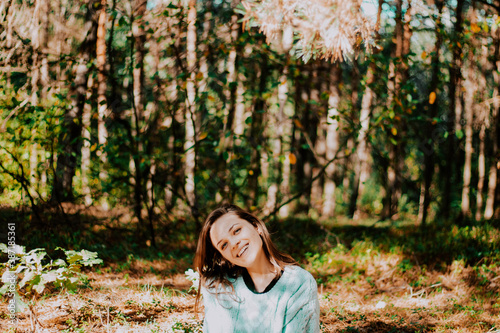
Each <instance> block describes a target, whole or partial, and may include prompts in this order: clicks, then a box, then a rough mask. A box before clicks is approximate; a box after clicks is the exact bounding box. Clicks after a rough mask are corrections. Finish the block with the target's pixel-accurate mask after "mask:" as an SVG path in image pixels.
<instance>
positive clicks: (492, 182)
mask: <svg viewBox="0 0 500 333" xmlns="http://www.w3.org/2000/svg"><path fill="white" fill-rule="evenodd" d="M493 40H494V42H495V56H494V57H493V68H494V70H493V78H494V82H495V87H494V89H493V109H492V111H491V123H490V140H491V156H492V158H491V161H490V170H489V172H488V196H487V198H486V206H485V210H484V218H485V219H486V220H490V219H491V218H492V217H493V213H494V208H495V192H496V188H497V163H498V156H497V155H498V138H497V135H498V133H497V125H498V108H499V106H500V103H499V102H498V98H499V97H500V75H499V74H498V73H499V71H500V60H499V58H500V30H499V29H497V30H496V33H495V36H493Z"/></svg>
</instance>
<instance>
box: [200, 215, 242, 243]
mask: <svg viewBox="0 0 500 333" xmlns="http://www.w3.org/2000/svg"><path fill="white" fill-rule="evenodd" d="M245 223H248V224H250V223H249V222H248V221H246V220H243V219H242V218H240V217H239V216H238V215H236V214H233V213H228V214H225V215H224V216H222V217H220V218H219V219H217V221H215V222H214V224H213V225H212V228H210V238H211V239H212V241H214V238H216V239H219V238H221V237H223V236H224V235H226V234H227V233H229V230H230V229H231V228H232V227H234V226H235V225H236V224H245Z"/></svg>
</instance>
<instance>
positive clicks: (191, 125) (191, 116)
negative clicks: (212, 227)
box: [184, 0, 197, 211]
mask: <svg viewBox="0 0 500 333" xmlns="http://www.w3.org/2000/svg"><path fill="white" fill-rule="evenodd" d="M187 20H188V30H187V40H186V43H187V69H188V73H189V77H188V80H187V85H186V93H187V100H186V120H185V128H186V138H185V141H184V150H185V158H186V162H185V177H186V183H185V191H186V198H187V202H188V204H189V206H190V207H191V210H193V211H197V208H196V206H197V203H196V184H195V179H194V175H195V169H196V147H195V145H196V104H195V103H196V86H195V82H196V1H195V0H189V3H188V19H187Z"/></svg>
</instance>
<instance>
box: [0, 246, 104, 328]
mask: <svg viewBox="0 0 500 333" xmlns="http://www.w3.org/2000/svg"><path fill="white" fill-rule="evenodd" d="M55 250H61V251H63V252H64V254H65V256H66V259H56V260H51V259H50V258H48V259H47V258H46V257H47V252H46V251H45V249H44V248H37V249H33V250H31V251H29V252H26V249H25V247H24V246H19V245H14V246H11V247H7V245H6V244H3V243H0V251H2V252H3V253H5V254H7V257H8V260H7V261H6V262H2V263H0V270H1V271H2V279H1V280H2V283H3V286H2V287H1V288H0V295H6V294H7V296H8V297H10V298H11V301H10V303H9V307H10V308H9V311H11V312H21V311H24V310H25V309H29V311H30V315H31V321H32V328H33V329H34V326H35V324H36V323H38V324H40V323H39V322H38V320H37V318H36V314H35V312H34V305H36V296H37V295H41V294H42V293H43V292H44V291H45V290H46V289H47V288H48V287H54V288H60V289H65V290H68V291H74V290H76V289H77V288H78V284H79V283H82V282H87V281H88V279H87V276H86V275H85V274H84V273H82V271H81V268H82V266H93V265H97V264H102V260H101V259H99V258H98V257H97V253H96V252H91V251H87V250H80V251H73V250H65V249H63V248H61V247H57V248H56V249H55ZM11 304H12V307H11V306H10V305H11ZM11 308H12V310H11Z"/></svg>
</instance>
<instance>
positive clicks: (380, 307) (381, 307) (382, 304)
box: [375, 301, 387, 309]
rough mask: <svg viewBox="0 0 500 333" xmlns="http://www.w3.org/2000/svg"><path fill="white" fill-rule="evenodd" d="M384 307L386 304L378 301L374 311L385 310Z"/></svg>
mask: <svg viewBox="0 0 500 333" xmlns="http://www.w3.org/2000/svg"><path fill="white" fill-rule="evenodd" d="M386 305H387V303H386V302H384V301H379V302H378V303H377V305H375V309H383V308H385V306H386Z"/></svg>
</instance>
